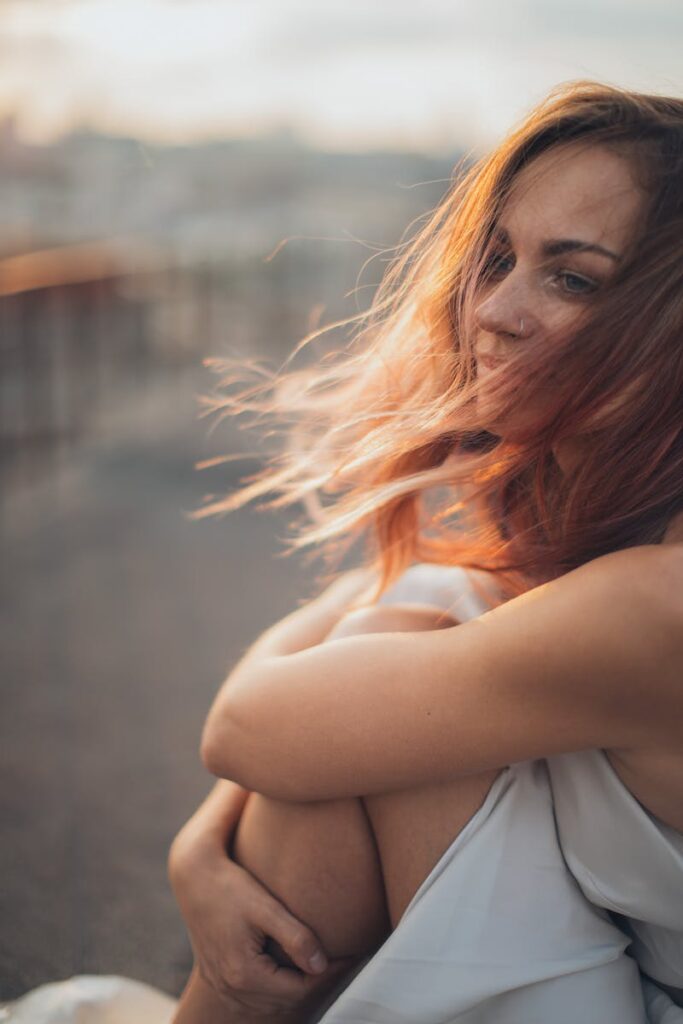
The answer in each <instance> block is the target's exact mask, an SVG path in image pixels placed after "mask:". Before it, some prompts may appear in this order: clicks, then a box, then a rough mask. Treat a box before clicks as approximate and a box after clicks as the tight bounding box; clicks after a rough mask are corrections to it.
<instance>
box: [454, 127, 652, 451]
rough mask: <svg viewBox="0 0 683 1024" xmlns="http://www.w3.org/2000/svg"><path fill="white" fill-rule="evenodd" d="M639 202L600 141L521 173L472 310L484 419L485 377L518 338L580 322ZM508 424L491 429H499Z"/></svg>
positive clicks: (623, 165) (623, 164) (626, 238)
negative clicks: (485, 277)
mask: <svg viewBox="0 0 683 1024" xmlns="http://www.w3.org/2000/svg"><path fill="white" fill-rule="evenodd" d="M644 206H645V193H644V192H643V190H642V188H640V187H639V186H638V185H637V184H636V182H635V180H634V176H633V171H632V168H631V165H630V163H629V161H628V160H627V159H626V158H625V157H622V156H620V155H618V154H616V153H614V152H613V151H611V150H609V149H607V148H604V147H601V146H590V147H586V146H581V145H579V144H575V145H571V146H567V148H566V149H564V150H563V151H559V152H558V150H553V151H549V152H547V153H544V154H543V155H541V156H540V157H538V158H537V159H536V160H534V161H533V162H532V163H531V164H529V165H528V166H527V167H525V168H524V169H523V170H522V171H521V172H520V174H519V176H518V178H517V181H516V183H515V186H514V188H513V191H512V193H511V195H510V197H509V199H508V200H507V202H506V203H505V206H504V207H503V210H502V212H501V216H500V218H499V220H498V223H497V225H496V229H495V232H494V237H493V239H492V249H491V255H490V257H489V260H488V268H487V273H488V275H489V276H488V277H487V280H486V283H485V284H484V285H483V286H482V288H481V290H480V293H479V297H478V302H477V304H476V308H475V331H474V355H475V360H476V368H477V379H478V381H479V384H480V389H481V393H480V398H479V401H478V411H479V413H480V414H481V417H482V419H485V405H486V387H485V381H486V380H487V378H488V377H489V376H490V375H491V374H492V373H493V372H494V371H495V370H496V368H497V367H499V366H502V365H503V364H504V363H505V362H506V360H507V359H508V358H509V357H510V355H511V354H512V353H513V352H514V351H515V350H517V348H518V346H519V345H524V343H525V341H529V340H531V339H534V340H537V341H541V342H542V340H543V338H546V337H547V338H548V339H550V338H552V337H554V336H557V335H566V333H567V331H571V330H572V327H573V326H575V325H576V326H578V323H579V320H580V319H581V317H582V315H583V314H584V313H585V312H586V311H587V307H588V305H589V303H590V300H591V298H592V297H593V296H595V295H597V294H599V292H600V290H601V289H603V288H605V287H606V285H607V284H608V282H609V281H610V279H611V278H612V277H613V276H614V275H615V273H616V272H617V270H618V268H619V265H620V263H621V261H622V259H623V258H624V255H625V253H626V248H627V246H628V244H629V242H630V241H631V240H632V238H633V237H634V233H635V232H636V231H637V228H638V225H639V222H640V219H641V217H642V214H643V212H644ZM482 385H483V386H482ZM529 412H533V410H526V413H527V415H528V414H529ZM512 426H513V425H512V424H507V423H506V424H504V425H502V426H501V425H500V424H490V425H489V429H492V430H494V432H495V433H498V434H503V435H504V434H505V433H506V428H511V427H512Z"/></svg>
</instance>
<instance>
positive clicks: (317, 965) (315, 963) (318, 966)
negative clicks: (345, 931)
mask: <svg viewBox="0 0 683 1024" xmlns="http://www.w3.org/2000/svg"><path fill="white" fill-rule="evenodd" d="M308 965H309V967H310V968H311V970H312V971H313V973H314V974H322V973H323V971H326V970H327V960H326V958H325V957H324V956H323V954H322V953H321V952H320V950H318V951H317V952H316V953H314V954H313V956H312V957H311V959H310V960H309V961H308Z"/></svg>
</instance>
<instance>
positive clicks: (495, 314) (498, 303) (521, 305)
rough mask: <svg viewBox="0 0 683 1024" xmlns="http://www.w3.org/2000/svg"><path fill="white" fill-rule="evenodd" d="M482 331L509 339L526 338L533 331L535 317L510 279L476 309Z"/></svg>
mask: <svg viewBox="0 0 683 1024" xmlns="http://www.w3.org/2000/svg"><path fill="white" fill-rule="evenodd" d="M474 317H475V322H476V325H477V327H478V328H479V330H480V331H485V332H486V333H487V334H496V335H500V336H505V337H507V338H520V337H522V338H525V337H528V335H529V334H530V333H531V331H532V330H533V325H534V323H535V317H534V315H533V313H532V311H531V309H530V307H529V303H528V302H526V301H525V299H524V295H523V293H522V292H521V290H520V289H519V288H515V287H513V286H512V282H511V281H510V279H509V278H506V280H505V281H501V282H500V283H499V284H498V285H497V286H496V287H494V288H493V289H492V290H491V291H489V292H488V294H487V295H486V296H485V298H483V299H482V300H481V302H479V304H478V305H477V307H476V308H475V313H474Z"/></svg>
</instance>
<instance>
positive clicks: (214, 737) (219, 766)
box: [199, 711, 242, 785]
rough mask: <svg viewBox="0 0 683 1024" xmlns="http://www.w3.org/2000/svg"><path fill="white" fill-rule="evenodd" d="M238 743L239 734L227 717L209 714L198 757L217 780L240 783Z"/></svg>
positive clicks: (213, 713) (213, 712)
mask: <svg viewBox="0 0 683 1024" xmlns="http://www.w3.org/2000/svg"><path fill="white" fill-rule="evenodd" d="M239 754H240V742H239V733H238V731H237V730H235V729H234V727H233V725H232V723H231V722H230V720H229V716H227V715H224V714H223V715H220V716H219V715H217V714H216V713H215V711H212V712H211V713H210V714H209V717H208V718H207V720H206V722H205V723H204V729H203V730H202V738H201V743H200V746H199V756H200V757H201V759H202V763H203V765H204V767H205V768H206V770H207V771H208V772H211V774H212V775H216V776H217V777H218V778H222V779H230V780H231V781H232V782H240V785H242V782H241V780H239V779H238V775H239V774H241V773H240V768H239V761H240V757H239Z"/></svg>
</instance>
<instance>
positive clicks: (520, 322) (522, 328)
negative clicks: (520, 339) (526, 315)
mask: <svg viewBox="0 0 683 1024" xmlns="http://www.w3.org/2000/svg"><path fill="white" fill-rule="evenodd" d="M519 333H520V334H524V321H523V320H520V321H519Z"/></svg>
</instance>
